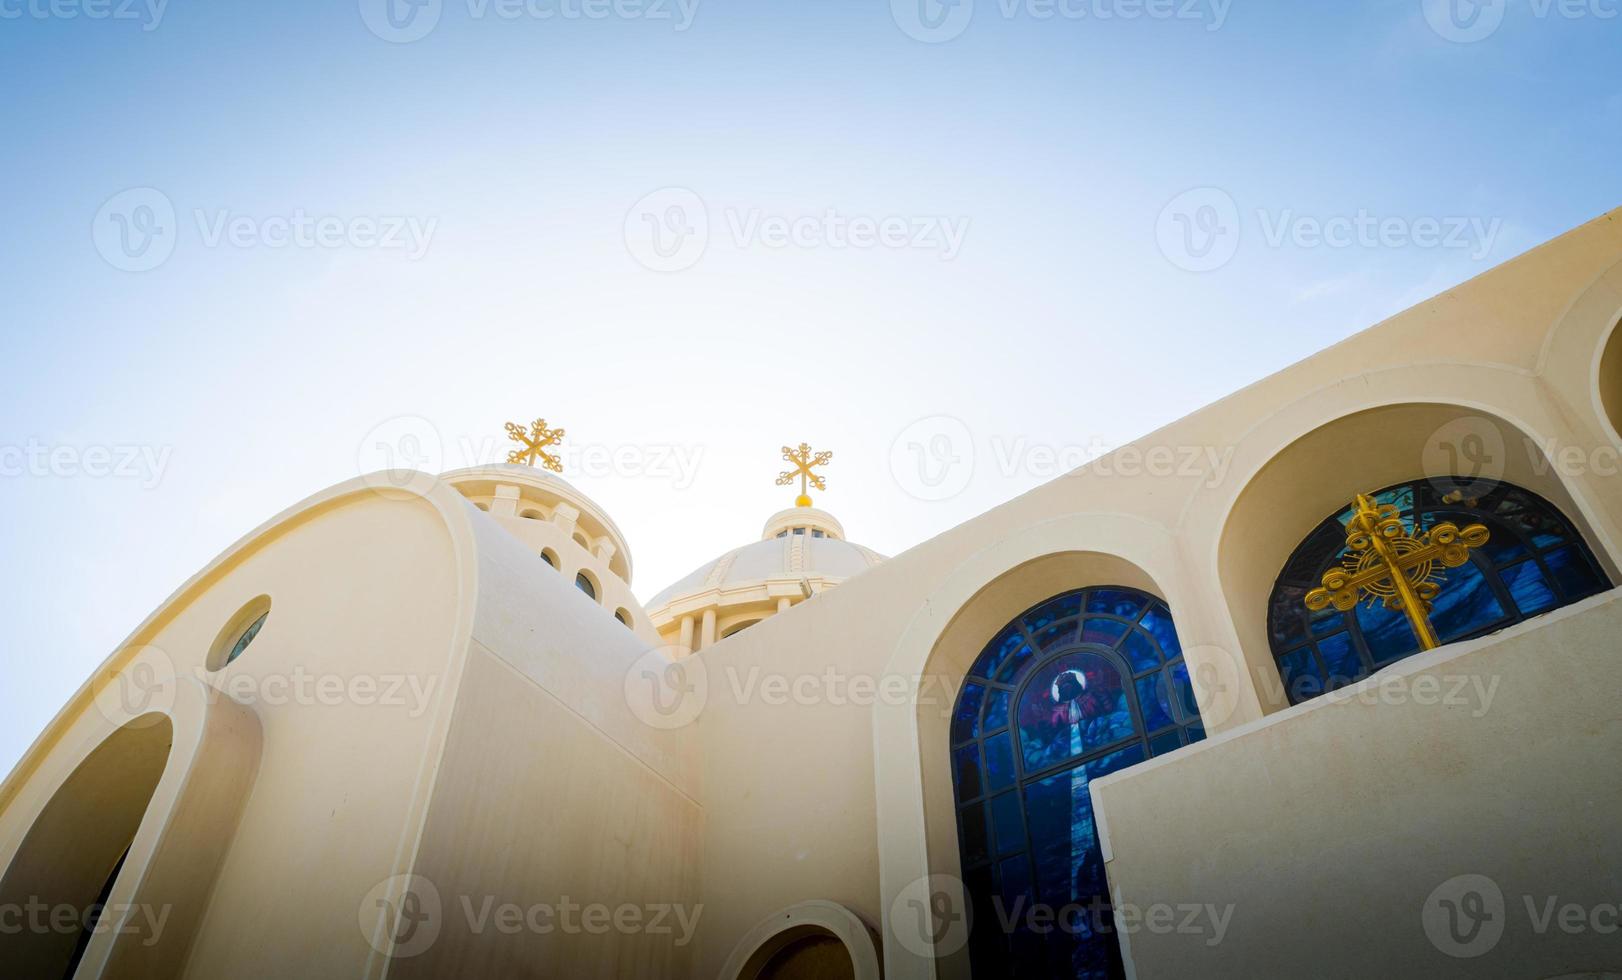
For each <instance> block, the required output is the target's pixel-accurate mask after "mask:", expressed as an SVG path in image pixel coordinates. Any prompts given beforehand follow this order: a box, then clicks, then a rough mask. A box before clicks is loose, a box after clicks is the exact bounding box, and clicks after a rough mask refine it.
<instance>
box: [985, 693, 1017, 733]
mask: <svg viewBox="0 0 1622 980" xmlns="http://www.w3.org/2000/svg"><path fill="white" fill-rule="evenodd" d="M1011 697H1013V695H1012V694H1010V693H1009V692H1007V691H999V690H993V691H992V692H991V696H990V697H988V698H986V715H985V722H984V723H983V724H982V725H981V730H982V731H987V732H994V731H996V730H997V729H999V728H1004V727H1006V726H1007V725H1008V699H1009V698H1011Z"/></svg>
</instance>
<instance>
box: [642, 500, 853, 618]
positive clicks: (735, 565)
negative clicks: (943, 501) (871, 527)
mask: <svg viewBox="0 0 1622 980" xmlns="http://www.w3.org/2000/svg"><path fill="white" fill-rule="evenodd" d="M882 561H884V556H883V555H880V554H879V553H878V552H875V551H873V550H872V549H871V548H864V547H862V546H861V545H859V544H852V543H851V542H849V541H846V540H845V529H844V526H843V525H841V524H840V523H839V521H838V520H837V519H836V518H835V517H834V516H833V515H832V514H829V513H828V512H827V511H823V510H818V509H816V508H814V507H792V508H790V509H788V510H785V511H780V512H778V513H776V514H773V515H772V516H771V518H770V519H768V520H767V521H766V525H765V527H764V529H763V530H762V532H761V540H759V541H756V542H753V543H751V544H746V545H744V546H743V547H741V548H734V549H732V550H731V551H728V552H727V553H725V554H723V555H721V556H720V557H718V558H715V559H714V560H712V561H708V562H705V563H704V564H703V565H700V566H699V567H698V568H696V569H694V570H693V571H692V572H691V573H689V574H688V575H686V576H683V577H682V578H681V579H680V580H678V581H677V582H675V583H674V584H672V585H670V586H669V587H668V588H666V589H664V590H663V591H661V592H660V593H659V594H658V595H656V596H654V597H653V600H652V601H651V602H650V603H648V615H649V616H650V617H651V618H652V620H653V623H654V626H655V627H656V628H657V629H659V631H660V633H661V634H665V633H670V634H671V638H672V642H679V638H677V629H678V627H679V624H680V621H681V620H682V619H683V618H692V617H701V616H703V614H704V613H705V611H706V610H708V611H710V612H712V613H713V616H712V620H713V622H714V627H713V628H714V630H715V632H716V636H717V638H719V637H724V636H726V635H728V633H729V632H736V630H737V629H740V628H742V627H744V626H749V625H753V624H754V623H756V622H759V621H760V620H761V619H764V618H766V617H767V616H770V615H773V614H775V613H777V612H781V611H782V610H784V609H787V608H788V607H789V606H790V605H793V604H794V603H798V602H802V601H804V600H805V599H808V598H810V597H811V596H812V595H815V594H816V593H818V592H821V591H823V590H824V589H829V588H832V587H834V586H835V585H838V584H839V583H841V582H843V581H845V580H846V579H848V578H850V577H851V576H853V575H857V574H860V573H861V572H864V571H866V570H867V569H869V568H872V567H873V566H874V565H877V564H879V563H880V562H882ZM691 629H692V628H691V627H689V632H690V631H691ZM682 645H683V646H687V644H682Z"/></svg>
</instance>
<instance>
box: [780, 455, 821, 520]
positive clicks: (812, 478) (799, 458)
mask: <svg viewBox="0 0 1622 980" xmlns="http://www.w3.org/2000/svg"><path fill="white" fill-rule="evenodd" d="M833 458H834V454H833V453H832V452H828V451H823V452H820V453H817V454H816V455H815V456H813V455H811V446H810V444H809V443H804V442H802V443H800V448H799V449H790V448H789V447H787V446H784V447H783V459H784V460H786V461H788V462H790V463H793V464H794V469H792V470H786V471H784V472H782V473H779V474H778V475H777V485H778V486H780V487H786V486H788V485H790V484H791V483H793V482H794V481H795V480H796V479H798V480H799V481H800V495H799V496H798V497H796V498H794V506H796V507H809V506H811V497H810V495H809V494H808V493H807V492H806V484H807V483H809V484H810V485H811V486H813V487H816V488H817V489H818V490H826V489H828V484H827V482H826V481H824V480H823V478H822V476H821V475H820V474H817V473H813V472H811V469H812V467H815V466H826V465H828V461H829V460H831V459H833Z"/></svg>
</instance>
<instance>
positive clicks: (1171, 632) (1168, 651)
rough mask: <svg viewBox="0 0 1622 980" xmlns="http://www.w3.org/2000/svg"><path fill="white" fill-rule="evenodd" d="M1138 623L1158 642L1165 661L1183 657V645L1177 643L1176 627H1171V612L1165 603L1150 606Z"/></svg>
mask: <svg viewBox="0 0 1622 980" xmlns="http://www.w3.org/2000/svg"><path fill="white" fill-rule="evenodd" d="M1138 623H1139V625H1141V626H1142V627H1143V628H1144V629H1146V630H1148V631H1149V633H1150V635H1152V636H1153V637H1154V638H1155V639H1156V640H1157V641H1159V643H1160V649H1161V650H1163V651H1164V652H1165V655H1166V659H1167V660H1176V659H1177V658H1178V657H1181V656H1182V655H1183V645H1182V644H1181V643H1178V642H1177V627H1176V626H1174V625H1172V621H1171V612H1170V610H1168V609H1167V608H1166V605H1165V603H1162V602H1157V603H1155V604H1154V605H1152V606H1150V607H1149V611H1148V612H1146V613H1144V614H1143V618H1142V619H1140V620H1138Z"/></svg>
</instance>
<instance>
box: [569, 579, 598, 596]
mask: <svg viewBox="0 0 1622 980" xmlns="http://www.w3.org/2000/svg"><path fill="white" fill-rule="evenodd" d="M574 587H575V588H577V589H579V590H580V591H581V592H584V593H585V594H586V595H588V596H590V597H591V598H592V599H593V600H595V599H596V598H597V586H596V584H595V583H593V582H592V580H591V577H590V576H588V575H587V574H586V573H585V572H581V573H580V574H578V575H576V576H575V577H574Z"/></svg>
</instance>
